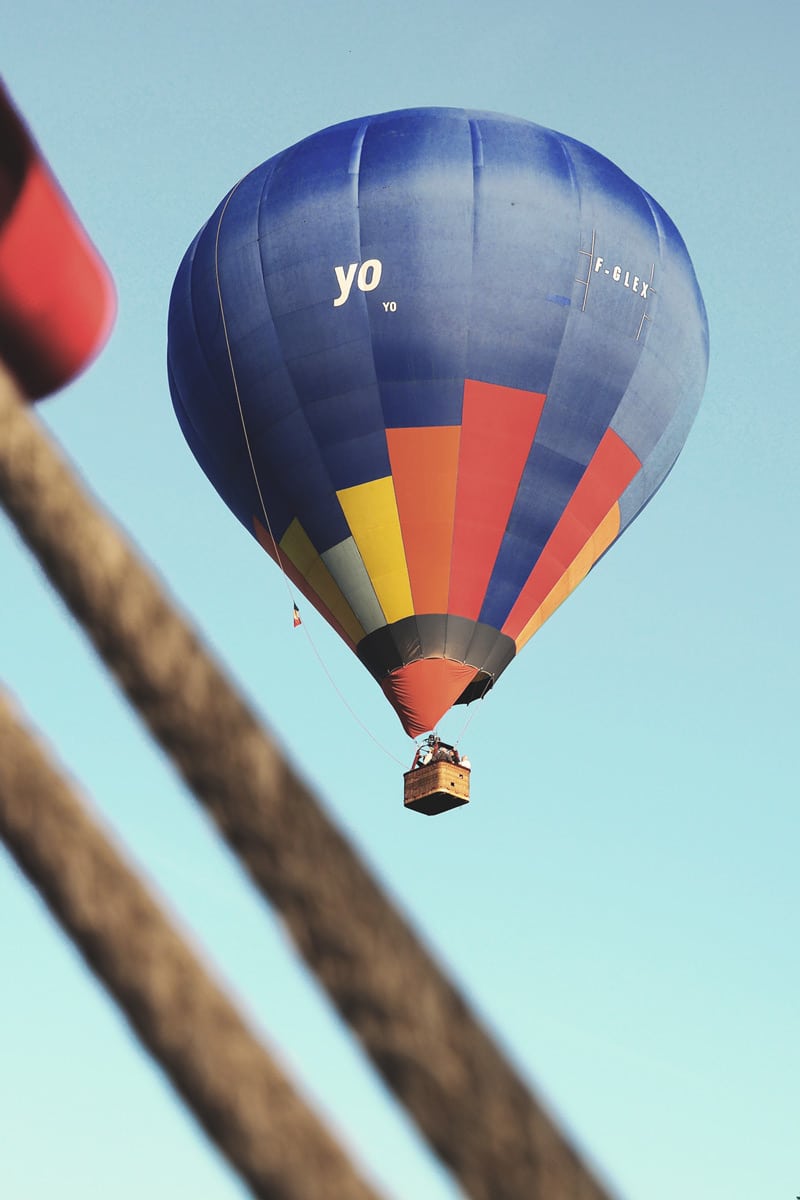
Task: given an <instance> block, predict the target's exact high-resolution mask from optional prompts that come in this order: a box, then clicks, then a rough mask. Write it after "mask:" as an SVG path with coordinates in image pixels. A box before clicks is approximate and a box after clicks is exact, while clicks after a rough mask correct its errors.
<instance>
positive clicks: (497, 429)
mask: <svg viewBox="0 0 800 1200" xmlns="http://www.w3.org/2000/svg"><path fill="white" fill-rule="evenodd" d="M168 362H169V381H170V389H171V392H172V398H173V403H174V406H175V411H176V413H177V416H178V420H179V422H180V424H181V428H182V429H183V432H184V434H185V436H186V439H187V441H188V443H189V445H190V447H191V448H192V450H193V452H194V454H195V456H196V458H197V459H198V461H199V463H200V465H201V466H202V468H203V470H204V471H205V472H206V474H207V476H208V477H209V479H210V480H211V482H212V483H213V485H214V486H215V488H216V489H217V491H218V492H219V494H220V495H221V496H222V498H223V499H224V500H225V502H226V503H227V504H228V505H229V507H230V508H231V509H232V511H233V512H234V513H235V514H236V516H237V517H238V518H239V520H240V521H241V522H242V524H244V525H245V526H246V527H247V528H248V529H249V530H250V531H251V532H252V533H253V534H254V535H255V536H256V538H257V539H258V540H259V541H260V542H261V544H262V545H263V547H264V548H265V549H266V550H267V552H268V553H270V554H271V555H272V557H273V558H275V559H276V560H277V561H278V562H279V563H280V565H281V567H282V569H284V570H285V571H286V573H287V574H288V575H289V576H290V578H291V579H292V580H293V581H294V582H295V584H296V586H297V587H298V588H299V589H300V590H301V591H302V592H303V593H304V594H305V595H306V596H307V597H308V598H309V599H310V600H311V601H312V603H314V604H315V605H316V607H317V608H318V609H319V610H320V611H321V612H322V613H323V614H324V615H325V616H326V618H327V619H328V620H329V621H330V622H331V623H332V624H333V625H334V627H335V628H336V629H337V630H338V631H339V632H340V634H341V635H342V637H343V638H344V639H345V640H346V641H347V642H348V644H349V645H351V646H352V648H353V649H354V650H355V651H356V653H358V655H359V657H360V658H361V659H362V661H363V662H364V663H365V665H366V666H367V667H368V669H369V670H370V671H371V672H372V673H373V675H374V676H375V678H376V679H377V680H378V682H379V683H380V684H381V686H382V687H383V690H384V692H385V693H386V695H387V697H388V698H389V700H390V702H391V703H392V704H393V705H394V706H395V708H396V709H397V711H398V714H399V715H400V718H401V720H402V722H403V724H404V727H405V728H406V730H407V732H409V733H411V734H416V733H420V732H424V731H425V730H426V729H429V728H432V727H433V726H434V725H435V723H436V722H437V721H438V720H439V718H440V717H441V715H442V714H443V712H444V711H446V710H447V708H449V707H450V705H451V704H453V703H458V702H468V701H470V700H472V699H475V698H477V697H479V696H481V695H483V694H485V692H486V691H487V690H488V688H489V687H491V686H492V685H493V683H494V682H495V680H496V679H497V677H498V676H499V674H500V673H501V672H502V670H503V669H504V668H505V667H506V666H507V665H508V663H509V662H510V661H511V660H512V658H513V657H514V656H515V655H516V653H517V652H518V651H519V649H521V647H522V646H523V645H524V644H525V642H526V641H527V640H528V638H529V637H530V636H531V635H532V634H533V633H534V632H535V631H536V629H538V628H539V626H540V625H541V624H542V622H543V621H544V620H545V619H546V618H547V616H549V615H550V613H551V612H552V611H553V610H554V609H555V608H556V607H557V606H558V604H560V603H561V601H562V600H563V599H564V598H565V597H566V595H568V594H569V592H570V591H571V590H572V589H573V588H574V586H575V585H576V584H577V583H578V582H579V581H580V579H582V578H583V577H584V576H585V574H586V573H587V571H588V570H589V569H591V567H592V565H593V564H594V563H595V562H596V561H597V559H598V558H599V557H600V556H601V555H602V554H603V553H604V552H605V551H606V550H607V549H608V547H609V546H610V545H611V543H612V542H613V541H614V540H615V539H616V538H617V537H618V536H619V534H620V533H621V532H622V531H623V530H624V529H625V527H626V526H627V525H629V524H630V522H631V521H632V520H633V519H634V518H635V517H636V515H637V514H638V513H639V512H640V511H641V509H642V508H643V507H644V506H645V504H646V503H647V502H648V500H649V499H650V498H651V497H652V495H653V494H654V492H655V491H656V490H657V489H658V488H659V487H660V485H661V483H662V482H663V480H664V479H665V478H666V476H667V474H668V473H669V471H670V469H671V467H672V466H673V464H674V462H675V460H676V458H677V456H678V454H679V452H680V450H681V448H682V446H683V444H684V441H685V439H686V436H687V434H688V431H689V428H690V426H691V424H692V421H693V419H694V417H695V414H696V412H697V409H698V406H699V403H700V398H701V395H702V391H703V387H704V383H705V377H706V371H707V365H708V328H707V322H706V315H705V310H704V306H703V301H702V298H701V295H700V291H699V288H698V285H697V281H696V279H695V275H694V271H693V268H692V264H691V262H690V259H689V256H688V254H687V251H686V248H685V246H684V243H683V241H682V239H681V237H680V234H679V233H678V231H677V230H676V228H675V226H674V225H673V223H672V221H671V220H670V218H669V217H668V216H667V214H666V213H665V212H664V211H663V209H662V208H660V206H659V205H658V204H657V203H656V202H655V201H654V200H653V199H652V198H651V197H650V196H649V195H648V194H647V193H646V192H644V191H643V190H642V189H641V188H640V187H639V186H638V185H637V184H635V183H634V182H633V181H632V180H631V179H629V178H628V176H627V175H625V174H624V173H623V172H622V171H621V170H620V169H619V168H618V167H616V166H615V165H614V164H613V163H611V162H610V161H609V160H608V159H606V158H604V157H603V156H602V155H600V154H598V153H597V152H596V151H594V150H592V149H590V148H589V147H588V146H585V145H582V144H581V143H580V142H577V141H575V140H574V139H572V138H569V137H566V136H564V135H563V134H559V133H555V132H553V131H551V130H549V129H544V128H542V127H540V126H538V125H535V124H532V123H531V122H529V121H524V120H519V119H515V118H511V117H505V116H499V115H496V114H492V113H483V112H471V111H463V110H460V109H411V110H407V111H402V112H393V113H385V114H382V115H378V116H370V117H365V118H363V119H358V120H353V121H349V122H346V123H344V124H341V125H336V126H334V127H332V128H330V129H326V130H323V131H322V132H320V133H317V134H314V135H313V136H311V137H309V138H306V139H305V140H304V141H302V142H300V143H299V144H297V145H295V146H292V147H291V148H289V149H288V150H285V151H284V152H282V153H281V154H277V155H275V156H274V157H273V158H271V159H269V160H268V161H267V162H265V163H264V164H263V165H262V166H260V167H257V168H256V169H255V170H254V171H252V172H250V174H249V175H247V176H245V178H244V179H242V180H241V181H240V182H239V183H238V184H237V185H236V186H235V187H234V188H233V189H232V191H231V192H230V193H229V194H228V195H227V196H226V197H225V198H224V200H223V201H222V202H221V203H220V205H219V207H218V208H217V210H216V212H215V213H214V214H213V215H212V217H211V218H210V220H209V221H208V222H207V224H206V225H205V226H204V227H203V229H202V230H201V231H200V232H199V233H198V235H197V237H196V238H195V239H194V241H193V242H192V244H191V246H190V247H189V249H188V251H187V253H186V255H185V257H184V259H183V262H182V263H181V266H180V269H179V271H178V274H177V278H176V280H175V285H174V288H173V293H172V299H171V303H170V313H169V351H168Z"/></svg>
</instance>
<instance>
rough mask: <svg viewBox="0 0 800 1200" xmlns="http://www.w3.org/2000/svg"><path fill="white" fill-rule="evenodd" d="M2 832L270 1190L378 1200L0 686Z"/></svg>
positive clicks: (277, 1197) (157, 1052)
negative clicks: (87, 808) (97, 822)
mask: <svg viewBox="0 0 800 1200" xmlns="http://www.w3.org/2000/svg"><path fill="white" fill-rule="evenodd" d="M0 835H2V837H3V840H4V841H5V842H6V845H7V846H8V848H9V850H10V851H11V853H12V854H13V856H14V858H15V859H16V861H17V863H18V864H19V866H20V867H21V869H22V870H23V871H24V872H25V874H26V875H27V876H28V878H29V879H30V880H31V882H32V883H34V884H35V885H36V887H37V888H38V889H39V891H40V892H41V893H42V895H43V897H44V899H45V900H46V902H47V904H48V905H49V907H50V909H51V911H52V912H53V914H54V916H55V917H56V919H57V920H58V921H59V922H60V924H61V926H62V927H63V929H64V930H65V931H66V932H67V933H68V934H69V935H70V937H71V938H72V939H73V941H74V942H75V944H76V945H77V947H78V949H79V950H80V952H81V954H82V955H83V957H84V959H85V960H86V962H87V963H88V965H89V966H90V967H91V969H92V971H94V973H95V975H96V976H97V977H98V978H99V979H100V981H101V983H103V984H104V985H105V987H106V988H107V989H108V991H109V992H110V993H111V995H112V996H114V998H115V999H116V1000H117V1002H118V1004H119V1005H120V1007H121V1008H122V1009H123V1010H124V1012H125V1014H126V1016H127V1018H128V1020H129V1021H130V1023H131V1025H132V1026H133V1028H134V1029H135V1031H136V1033H137V1034H138V1036H139V1038H140V1040H141V1041H142V1042H143V1044H144V1045H145V1047H146V1048H147V1049H148V1050H149V1051H150V1052H151V1054H152V1055H153V1056H154V1057H155V1058H156V1059H157V1060H158V1062H159V1063H160V1064H161V1066H162V1067H163V1069H164V1070H165V1072H166V1073H167V1075H168V1076H169V1078H170V1080H171V1081H172V1083H173V1085H174V1087H175V1089H176V1090H177V1091H178V1092H179V1093H180V1094H181V1095H182V1096H183V1098H184V1099H185V1100H186V1102H187V1103H188V1105H189V1106H190V1108H191V1109H192V1110H193V1111H194V1113H195V1115H196V1116H197V1118H198V1120H199V1121H200V1123H201V1124H202V1125H203V1126H204V1128H205V1129H206V1131H207V1133H208V1134H209V1135H210V1137H211V1138H212V1140H213V1141H214V1142H216V1144H217V1146H218V1147H219V1148H220V1150H221V1151H222V1152H223V1154H225V1155H226V1157H227V1158H228V1159H229V1161H230V1162H231V1164H232V1165H233V1167H234V1168H235V1169H236V1170H237V1171H238V1172H239V1174H240V1175H241V1176H242V1178H243V1179H244V1180H245V1181H246V1182H247V1183H248V1184H249V1186H250V1188H251V1190H252V1191H253V1193H254V1195H256V1196H260V1197H263V1198H264V1200H310V1198H311V1197H314V1198H315V1200H331V1197H333V1196H335V1197H337V1200H338V1198H339V1197H347V1198H348V1200H377V1193H376V1192H375V1191H373V1190H372V1188H370V1187H369V1186H367V1184H366V1183H364V1182H363V1180H361V1179H360V1178H359V1177H358V1175H357V1174H356V1172H355V1170H354V1168H353V1167H352V1166H351V1164H350V1162H349V1161H348V1159H347V1158H346V1157H345V1155H344V1153H343V1151H342V1150H341V1149H340V1148H339V1146H338V1145H337V1144H336V1142H335V1141H334V1139H333V1137H332V1136H331V1134H330V1133H329V1132H328V1131H327V1129H325V1127H324V1126H323V1124H322V1122H321V1121H320V1120H319V1119H318V1118H317V1117H316V1116H315V1115H314V1114H313V1113H312V1112H311V1110H310V1109H309V1108H308V1107H307V1106H306V1103H305V1102H304V1101H303V1100H302V1099H301V1098H300V1096H299V1095H298V1094H297V1092H296V1091H295V1089H294V1087H293V1086H292V1084H291V1083H290V1082H289V1080H288V1079H287V1078H286V1076H285V1075H284V1074H283V1072H282V1071H281V1070H280V1068H279V1067H277V1066H276V1064H275V1062H274V1061H273V1059H272V1057H271V1056H270V1055H269V1053H268V1052H267V1050H266V1049H265V1048H264V1046H263V1045H261V1043H260V1042H259V1041H258V1040H257V1039H256V1037H255V1035H254V1034H253V1033H252V1032H251V1030H250V1029H248V1027H247V1025H246V1024H245V1022H244V1020H243V1018H242V1017H241V1016H240V1014H239V1013H238V1012H237V1010H236V1008H235V1007H234V1006H233V1004H232V1003H231V1001H230V1000H229V999H228V997H227V996H226V995H225V993H224V991H223V990H222V989H221V988H220V986H219V985H218V984H217V983H216V982H215V981H214V980H213V978H212V977H211V976H210V975H209V974H208V973H207V972H206V970H205V969H204V967H203V966H202V964H201V963H200V961H199V960H198V958H197V957H196V956H195V954H194V953H193V952H192V951H191V950H190V949H189V947H188V945H187V944H186V942H185V941H184V940H183V939H182V937H181V936H180V934H179V933H178V931H177V930H176V929H175V927H174V926H173V925H172V924H171V923H170V921H169V920H168V919H167V917H166V916H165V915H164V913H163V912H162V910H161V909H160V907H159V905H158V904H157V903H156V901H155V900H154V898H153V896H152V895H151V894H150V893H149V891H148V890H147V888H146V887H145V886H144V884H143V883H142V881H141V880H140V879H139V878H138V877H137V875H136V874H135V873H134V871H133V870H132V869H131V867H130V866H128V865H127V864H126V863H125V861H124V859H123V858H122V856H121V854H120V853H119V851H118V850H116V849H115V847H114V846H113V844H112V842H111V841H110V840H109V838H108V836H107V835H106V834H105V833H104V832H103V831H102V830H101V829H100V827H99V826H98V825H97V824H96V822H95V820H94V819H93V818H92V817H91V816H90V815H89V813H88V811H87V810H86V808H85V807H84V805H83V803H82V802H81V801H80V800H79V799H78V798H77V796H76V795H75V793H74V791H73V789H72V787H71V786H70V784H69V783H68V782H67V780H66V779H65V778H64V776H63V775H62V774H61V773H60V772H59V770H58V769H57V768H56V767H55V765H54V764H53V763H52V761H51V760H50V758H49V756H48V754H47V752H46V751H45V748H44V747H43V746H42V745H41V744H40V743H39V742H38V741H37V740H36V739H35V738H34V736H33V734H32V733H31V732H30V730H29V729H27V728H26V727H25V726H24V724H23V723H22V721H21V720H20V719H19V717H18V715H17V714H16V713H15V712H14V710H13V708H12V706H11V704H10V702H9V700H8V698H7V697H6V696H5V695H4V694H3V691H2V689H0Z"/></svg>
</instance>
